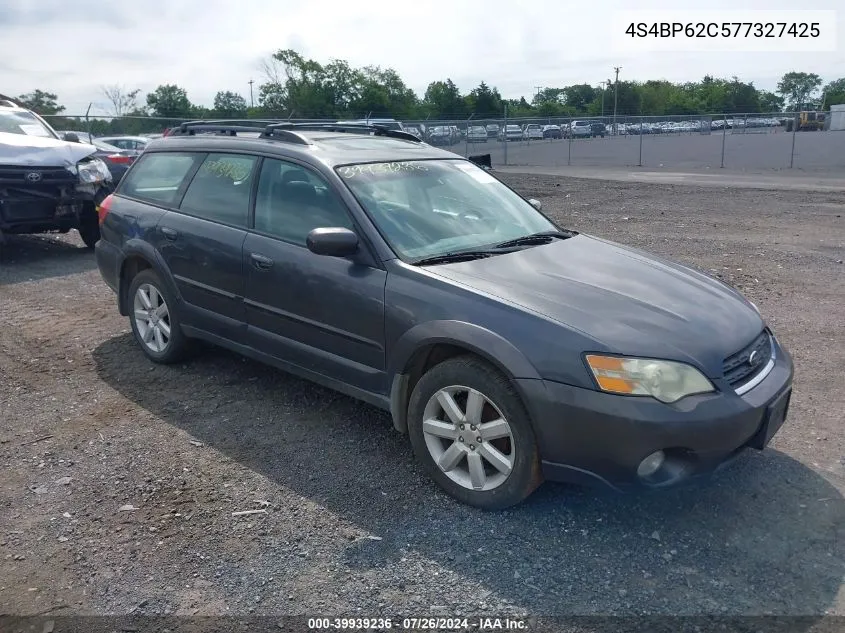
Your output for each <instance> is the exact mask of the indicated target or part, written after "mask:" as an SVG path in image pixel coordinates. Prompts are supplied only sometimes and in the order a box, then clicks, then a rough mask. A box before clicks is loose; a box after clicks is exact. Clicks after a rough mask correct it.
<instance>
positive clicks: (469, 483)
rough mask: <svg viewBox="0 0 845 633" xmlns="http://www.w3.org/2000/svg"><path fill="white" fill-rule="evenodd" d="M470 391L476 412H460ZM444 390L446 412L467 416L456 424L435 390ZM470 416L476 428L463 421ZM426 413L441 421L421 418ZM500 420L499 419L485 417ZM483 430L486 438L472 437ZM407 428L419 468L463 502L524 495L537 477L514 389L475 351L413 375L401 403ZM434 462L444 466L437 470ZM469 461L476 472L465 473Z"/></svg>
mask: <svg viewBox="0 0 845 633" xmlns="http://www.w3.org/2000/svg"><path fill="white" fill-rule="evenodd" d="M470 393H473V396H474V398H473V400H474V402H478V401H479V400H480V399H481V398H480V397H479V396H482V397H483V401H482V406H481V407H480V408H477V409H478V410H479V411H480V412H479V414H478V415H477V416H470V418H469V419H467V418H466V416H465V411H466V404H467V402H468V401H469V398H470ZM444 394H448V395H449V396H451V402H452V403H455V404H457V406H458V407H459V411H458V412H456V413H454V414H453V416H455V417H457V416H458V415H463V416H464V417H463V418H459V422H460V421H461V420H463V421H464V422H466V424H463V427H464V428H463V429H461V426H462V425H461V424H460V423H458V424H455V423H453V422H452V420H451V419H450V416H448V415H447V414H446V412H445V409H443V407H442V405H441V404H440V400H439V398H438V395H440V397H443V396H444ZM447 402H449V400H448V399H447ZM473 418H474V419H475V420H477V421H480V422H481V424H480V425H477V426H476V428H475V430H473V429H472V428H467V427H470V426H471V424H470V420H472V419H473ZM431 419H434V420H442V421H441V423H440V424H436V425H432V424H427V425H424V424H423V420H431ZM502 419H503V420H504V426H503V425H502V424H501V423H499V424H496V425H495V426H494V425H491V424H490V423H491V422H492V421H494V420H496V421H499V420H502ZM432 431H434V432H432ZM485 433H487V434H488V438H484V437H482V438H481V439H482V441H481V442H478V440H477V439H476V438H478V437H480V436H483V435H484V434H485ZM408 434H409V437H410V441H411V447H412V448H413V451H414V455H415V456H416V458H417V460H419V462H420V463H421V464H422V466H423V468H424V469H425V471H426V472H427V473H428V474H429V475H430V476H431V478H432V479H434V481H435V482H436V483H437V484H438V485H439V486H440V487H441V488H443V490H445V491H446V492H447V493H448V494H449V495H451V496H452V497H454V498H455V499H457V500H458V501H461V502H463V503H466V504H468V505H471V506H475V507H477V508H482V509H484V510H500V509H503V508H507V507H510V506H513V505H515V504H517V503H520V502H521V501H523V500H524V499H526V498H527V497H528V496H529V495H530V494H531V493H532V492H533V491H534V490H535V489H536V488H537V486H539V485H540V484H541V483H542V481H543V477H542V473H541V470H540V457H539V451H538V449H537V442H536V439H535V437H534V431H533V429H532V426H531V420H530V418H529V416H528V412H527V411H526V410H525V407H524V406H523V404H522V401H521V400H520V398H519V395H518V394H517V393H516V390H515V389H514V387H513V385H512V384H511V383H510V381H509V380H508V379H507V378H506V377H504V376H503V375H502V374H501V373H500V372H498V371H497V370H496V369H494V368H493V367H491V366H490V365H488V364H487V363H486V362H484V361H482V360H481V359H479V358H477V357H475V356H458V357H455V358H451V359H449V360H446V361H444V362H442V363H440V364H438V365H435V366H434V367H432V368H431V369H430V370H429V371H428V372H427V373H425V374H424V375H423V376H422V378H420V380H419V382H418V383H417V384H416V386H415V387H414V390H413V392H412V394H411V398H410V401H409V403H408ZM476 434H479V435H476ZM465 436H466V437H465ZM473 436H475V437H473ZM502 458H504V460H503V459H502ZM438 462H441V463H442V462H447V463H451V466H450V467H449V468H447V469H446V470H444V469H443V468H441V466H440V465H439V464H438ZM471 462H472V463H473V464H474V466H475V467H474V468H473V469H472V471H473V472H474V474H475V477H473V475H471V474H470V472H471V469H470V463H471ZM494 463H498V464H499V466H498V467H494V465H493V464H494ZM479 468H480V471H479Z"/></svg>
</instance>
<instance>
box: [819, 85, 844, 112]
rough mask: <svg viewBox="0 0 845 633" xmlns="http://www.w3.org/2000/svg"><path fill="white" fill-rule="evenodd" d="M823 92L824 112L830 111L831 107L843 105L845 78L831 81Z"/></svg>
mask: <svg viewBox="0 0 845 633" xmlns="http://www.w3.org/2000/svg"><path fill="white" fill-rule="evenodd" d="M823 91H824V107H825V109H826V110H830V106H832V105H838V104H841V103H845V77H843V78H841V79H836V80H834V81H831V82H830V83H829V84H827V85H826V86H825V87H824V88H823Z"/></svg>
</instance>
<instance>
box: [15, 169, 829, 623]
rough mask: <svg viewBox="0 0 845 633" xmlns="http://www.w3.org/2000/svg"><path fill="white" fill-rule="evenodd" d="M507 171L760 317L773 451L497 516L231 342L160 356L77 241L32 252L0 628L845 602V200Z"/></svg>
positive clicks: (26, 265) (18, 298) (594, 229)
mask: <svg viewBox="0 0 845 633" xmlns="http://www.w3.org/2000/svg"><path fill="white" fill-rule="evenodd" d="M505 178H507V180H508V181H509V182H511V183H512V184H513V186H514V187H515V188H517V189H518V190H519V191H520V192H522V193H523V194H525V195H527V196H533V197H537V198H539V199H540V200H541V201H543V203H544V205H545V207H544V208H545V210H546V211H547V212H548V213H549V214H550V215H552V216H554V217H555V218H556V219H558V220H559V221H560V222H561V223H562V224H563V225H565V226H569V227H572V228H575V229H578V230H581V231H583V232H586V233H593V234H596V235H600V236H603V237H606V238H610V239H612V240H615V241H619V242H624V243H628V244H632V245H635V246H637V247H641V248H645V249H648V250H651V251H654V252H656V253H659V254H661V255H666V256H670V257H673V258H676V259H679V260H681V261H683V262H686V263H688V264H692V265H694V266H697V267H699V268H701V269H703V270H705V271H711V272H712V273H714V274H717V275H719V276H721V277H722V278H723V279H725V280H726V281H729V282H730V283H733V284H735V285H737V286H739V287H740V288H741V289H743V290H744V291H745V292H746V294H747V295H748V296H749V298H751V299H752V300H753V301H754V302H755V303H757V305H758V306H759V307H760V308H761V310H762V311H763V313H764V314H765V315H766V316H767V318H768V319H769V321H770V323H771V325H772V326H773V327H774V328H775V330H776V332H777V333H778V334H779V336H780V338H781V340H782V341H783V342H784V343H785V345H786V346H787V347H788V348H789V349H790V350H791V352H792V353H793V355H794V358H795V362H796V366H797V367H796V379H795V393H794V396H793V399H792V407H791V414H790V418H789V420H788V422H787V424H786V426H785V427H784V428H783V429H782V430H781V432H780V433H779V434H778V436H777V437H776V438H775V439H774V442H773V445H772V447H771V448H770V449H769V450H767V451H765V452H764V453H753V454H748V455H747V456H745V457H744V458H743V459H741V460H739V461H738V462H736V463H735V464H734V465H732V466H731V467H730V468H728V469H727V470H725V471H724V472H723V473H722V474H721V475H720V476H719V477H718V478H717V479H715V480H714V481H712V482H709V483H704V484H699V485H696V486H695V487H692V488H685V489H683V490H675V491H666V492H661V493H659V494H636V495H630V496H621V495H615V494H612V493H602V492H597V491H593V490H583V489H579V488H575V487H570V486H564V485H558V484H545V485H544V486H542V487H541V488H540V490H539V491H538V492H537V493H536V494H535V495H534V496H533V497H532V498H531V499H530V500H529V501H528V502H527V503H525V504H524V505H521V506H519V507H517V508H515V509H512V510H509V511H506V512H500V513H484V512H481V511H477V510H474V509H471V508H468V507H464V506H461V505H458V504H457V503H455V502H453V501H451V500H450V499H449V498H448V497H446V496H445V495H443V494H441V493H440V492H438V490H437V489H436V488H435V486H434V484H433V483H431V482H430V481H429V480H428V479H427V478H425V477H424V476H423V474H422V473H421V470H420V468H418V467H417V466H416V464H415V462H414V460H413V458H412V455H411V452H410V449H409V446H408V444H407V442H406V440H405V438H404V437H402V436H400V435H398V434H396V433H395V432H394V431H393V430H392V427H391V424H390V420H389V417H388V416H387V415H386V414H385V413H383V412H380V411H377V410H375V409H373V408H371V407H369V406H367V405H363V404H360V403H358V402H356V401H353V400H351V399H349V398H346V397H344V396H341V395H338V394H336V393H333V392H330V391H328V390H326V389H323V388H320V387H316V386H314V385H311V384H309V383H306V382H303V381H301V380H298V379H296V378H292V377H290V376H288V375H286V374H284V373H281V372H278V371H275V370H273V369H269V368H267V367H264V366H262V365H259V364H257V363H254V362H252V361H247V360H244V359H241V358H239V357H236V356H234V355H232V354H229V353H227V352H223V351H219V350H214V349H209V350H207V351H206V352H204V353H203V354H202V355H201V356H200V357H198V358H196V359H195V360H193V361H191V362H190V363H189V364H186V365H177V366H172V367H160V366H155V365H153V364H151V363H150V362H148V361H147V360H145V358H144V357H143V355H142V353H141V351H140V350H139V349H137V347H136V346H135V345H134V343H133V341H132V339H131V335H130V332H129V326H128V322H127V320H125V319H123V318H121V317H120V316H119V315H118V314H117V310H116V307H115V300H114V297H113V296H112V294H111V291H109V290H108V289H107V288H106V286H105V285H104V284H103V283H102V281H101V280H100V277H99V274H98V273H97V271H96V267H95V264H94V260H93V257H92V255H91V254H90V253H88V252H86V251H85V250H83V249H81V248H78V246H79V243H78V240H77V238H76V236H75V235H74V234H70V235H68V236H64V237H62V238H60V239H46V238H40V237H21V238H14V239H12V240H11V242H10V244H9V246H8V248H7V249H6V254H5V260H4V261H3V263H2V265H0V385H2V389H0V422H2V423H0V468H2V475H0V614H2V613H7V614H9V613H14V614H42V613H51V614H56V615H63V614H65V615H66V614H105V613H128V612H130V611H131V612H133V613H136V614H147V615H156V614H165V613H171V614H207V615H214V614H224V613H228V614H255V615H258V614H310V615H325V614H349V615H355V614H359V615H367V616H374V615H385V614H386V613H392V614H399V615H422V614H426V615H428V614H432V615H433V614H440V615H457V614H468V613H487V614H490V613H495V614H499V615H507V614H513V615H525V614H535V615H552V614H634V613H652V614H768V613H775V614H803V615H814V614H824V613H835V614H841V615H845V592H843V591H842V585H843V573H844V572H845V539H843V537H845V504H843V498H842V493H843V491H845V433H843V426H842V424H843V411H845V389H843V387H845V381H843V377H842V376H843V372H842V366H843V364H845V346H843V338H842V332H843V329H845V310H844V309H843V297H845V280H844V279H843V275H844V274H845V265H843V264H842V263H841V261H842V259H843V257H845V248H843V239H845V237H844V236H845V218H843V215H845V194H829V193H826V194H814V193H805V192H771V193H762V192H760V191H747V190H740V189H719V188H713V187H709V188H701V189H697V188H692V187H681V186H656V185H645V184H636V183H613V182H597V181H588V180H574V179H564V178H555V177H548V176H524V175H515V174H507V175H505ZM243 510H265V511H266V512H263V513H258V514H251V515H246V516H239V517H233V516H232V513H233V512H236V511H243Z"/></svg>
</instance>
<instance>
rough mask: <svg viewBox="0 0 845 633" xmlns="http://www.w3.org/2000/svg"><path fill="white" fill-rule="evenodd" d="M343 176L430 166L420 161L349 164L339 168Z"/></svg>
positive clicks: (422, 169) (421, 169)
mask: <svg viewBox="0 0 845 633" xmlns="http://www.w3.org/2000/svg"><path fill="white" fill-rule="evenodd" d="M337 171H338V173H339V174H340V176H341V177H343V178H347V179H349V178H354V177H356V176H362V175H373V176H374V175H376V174H384V173H389V172H402V171H428V167H427V166H426V165H424V164H422V163H421V162H419V161H399V162H393V163H369V164H365V165H347V166H345V167H340V168H338V170H337Z"/></svg>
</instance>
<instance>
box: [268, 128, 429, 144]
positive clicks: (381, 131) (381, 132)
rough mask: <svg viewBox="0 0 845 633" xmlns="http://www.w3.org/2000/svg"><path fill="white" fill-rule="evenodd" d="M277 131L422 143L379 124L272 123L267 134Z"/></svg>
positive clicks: (406, 134)
mask: <svg viewBox="0 0 845 633" xmlns="http://www.w3.org/2000/svg"><path fill="white" fill-rule="evenodd" d="M276 131H297V132H341V133H343V132H347V133H349V132H351V133H353V134H354V133H357V134H366V133H371V134H372V135H373V136H387V137H390V138H397V139H401V140H403V141H413V142H414V143H421V142H422V141H420V139H419V138H417V137H416V136H414V135H413V134H409V133H408V132H400V131H398V130H391V129H390V128H388V127H387V126H386V125H379V124H377V123H372V124H369V125H365V124H363V123H272V124H270V125H268V126H267V132H266V134H267V135H268V136H270V135H272V134H273V133H274V132H276Z"/></svg>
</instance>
